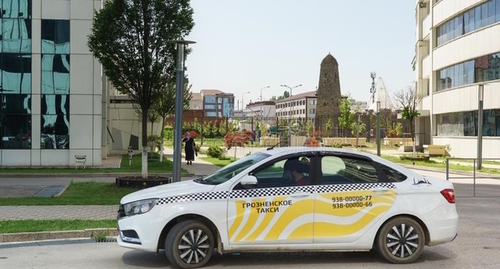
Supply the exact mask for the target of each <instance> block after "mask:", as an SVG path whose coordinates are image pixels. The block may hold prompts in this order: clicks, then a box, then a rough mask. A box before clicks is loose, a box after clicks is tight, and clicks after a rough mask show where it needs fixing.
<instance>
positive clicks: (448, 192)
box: [441, 189, 455, 204]
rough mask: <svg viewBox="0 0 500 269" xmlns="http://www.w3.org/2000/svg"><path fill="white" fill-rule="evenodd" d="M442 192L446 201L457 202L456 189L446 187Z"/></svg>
mask: <svg viewBox="0 0 500 269" xmlns="http://www.w3.org/2000/svg"><path fill="white" fill-rule="evenodd" d="M441 194H442V195H443V196H444V198H445V199H446V201H448V203H450V204H454V203H455V191H454V190H453V189H444V190H442V191H441Z"/></svg>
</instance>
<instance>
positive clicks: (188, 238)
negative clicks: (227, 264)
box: [177, 229, 210, 264]
mask: <svg viewBox="0 0 500 269" xmlns="http://www.w3.org/2000/svg"><path fill="white" fill-rule="evenodd" d="M177 248H178V250H179V257H180V258H181V260H182V261H184V262H185V263H187V264H197V263H200V262H201V261H203V260H204V259H205V257H206V256H207V254H208V251H209V250H210V242H209V239H208V235H207V234H206V233H205V232H203V231H202V230H201V229H192V230H189V231H187V232H186V233H185V234H184V235H183V236H182V237H181V240H180V242H179V245H178V246H177Z"/></svg>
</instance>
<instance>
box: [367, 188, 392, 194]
mask: <svg viewBox="0 0 500 269" xmlns="http://www.w3.org/2000/svg"><path fill="white" fill-rule="evenodd" d="M371 191H372V192H377V193H382V192H387V191H389V189H388V188H373V189H371Z"/></svg>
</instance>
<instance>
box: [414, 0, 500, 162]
mask: <svg viewBox="0 0 500 269" xmlns="http://www.w3.org/2000/svg"><path fill="white" fill-rule="evenodd" d="M415 18H416V44H415V53H416V55H415V60H414V67H415V71H416V82H417V84H416V85H417V92H418V94H419V95H420V96H422V97H423V99H422V102H421V103H420V107H419V111H420V113H421V115H420V117H419V118H418V120H417V126H416V129H417V133H418V137H417V141H418V143H419V144H420V145H425V144H434V145H449V148H450V153H451V155H452V156H454V157H466V158H475V157H476V156H477V149H478V109H479V92H480V88H483V89H484V95H483V109H484V110H483V126H482V128H481V129H482V135H483V139H482V145H483V146H482V152H483V157H484V158H498V157H500V0H487V1H485V0H417V1H415Z"/></svg>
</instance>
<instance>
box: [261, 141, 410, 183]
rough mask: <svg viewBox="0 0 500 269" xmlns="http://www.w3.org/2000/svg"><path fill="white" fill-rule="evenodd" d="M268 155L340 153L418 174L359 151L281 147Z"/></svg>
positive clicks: (269, 151)
mask: <svg viewBox="0 0 500 269" xmlns="http://www.w3.org/2000/svg"><path fill="white" fill-rule="evenodd" d="M263 152H264V153H266V154H270V155H275V154H277V155H281V156H282V155H287V154H293V153H306V152H324V153H340V154H348V155H351V156H359V157H365V158H369V159H371V160H373V161H375V162H378V163H381V164H384V165H386V166H389V167H393V168H396V169H397V170H399V171H401V172H405V173H406V174H407V175H412V176H417V175H418V174H417V173H415V172H413V171H411V170H410V169H407V168H406V167H403V166H401V165H399V164H397V163H394V162H391V161H388V160H386V159H384V158H381V157H379V156H377V155H374V154H372V153H369V152H362V151H357V150H351V149H342V148H333V147H305V146H304V147H280V148H272V149H268V150H267V151H263Z"/></svg>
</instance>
